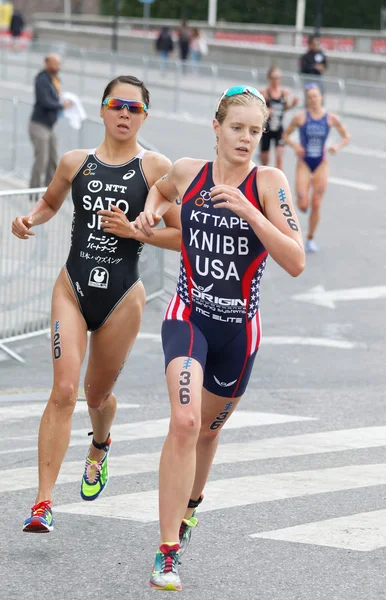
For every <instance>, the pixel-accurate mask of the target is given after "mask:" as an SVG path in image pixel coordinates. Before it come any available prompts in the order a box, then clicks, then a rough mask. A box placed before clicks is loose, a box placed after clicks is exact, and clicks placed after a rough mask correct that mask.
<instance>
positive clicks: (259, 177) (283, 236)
mask: <svg viewBox="0 0 386 600" xmlns="http://www.w3.org/2000/svg"><path fill="white" fill-rule="evenodd" d="M267 117H268V110H267V107H266V104H265V100H264V97H263V96H262V95H261V94H260V93H259V92H258V91H257V90H256V89H255V88H252V87H248V86H236V87H232V88H230V89H228V90H226V91H225V92H224V93H223V95H222V96H221V98H220V101H219V103H218V106H217V108H216V111H215V118H214V121H213V128H214V131H215V134H216V138H217V158H216V160H215V161H214V162H208V161H206V160H196V159H192V158H183V159H180V160H178V161H177V162H176V163H175V164H174V165H173V167H172V168H171V170H170V172H169V174H168V175H167V176H166V177H163V178H162V179H160V180H159V181H157V183H156V184H155V185H154V186H153V188H152V189H151V191H150V193H149V196H148V199H147V202H146V210H145V212H144V213H142V214H141V215H140V216H139V217H138V219H137V220H136V223H135V225H136V226H137V227H138V228H139V229H140V231H141V233H142V234H143V235H148V236H150V239H151V235H152V233H153V230H152V229H151V227H152V226H153V225H154V223H155V222H156V221H157V220H159V218H160V215H162V214H164V213H166V211H167V210H168V209H169V207H170V206H173V205H174V202H175V200H176V198H177V197H180V198H181V199H182V210H181V225H182V258H181V268H180V277H179V281H178V285H177V290H176V293H175V295H174V296H173V298H172V300H171V302H170V304H169V307H168V309H167V311H166V315H165V320H164V323H163V326H162V341H163V349H164V354H165V364H166V377H167V383H168V388H169V395H170V403H171V419H170V428H169V433H168V436H167V438H166V441H165V444H164V447H163V451H162V456H161V463H160V476H159V477H160V479H159V485H160V489H159V496H160V502H159V507H160V526H161V539H160V547H159V549H158V551H157V554H156V558H155V564H154V568H153V572H152V575H151V579H150V585H151V586H152V587H153V588H156V589H161V590H181V589H182V586H181V580H180V577H179V575H178V561H179V558H180V557H181V554H182V552H184V551H185V550H186V547H187V545H188V543H189V540H190V536H191V532H192V529H193V528H194V527H195V526H196V524H197V519H196V517H195V509H196V508H197V506H198V505H199V504H200V502H201V501H202V498H203V496H202V492H203V489H204V486H205V483H206V481H207V478H208V475H209V471H210V468H211V465H212V462H213V458H214V455H215V452H216V448H217V445H218V441H219V433H220V431H221V429H222V426H223V425H224V423H225V422H226V421H227V420H228V418H229V416H230V415H231V414H232V413H233V411H234V410H235V408H236V407H237V405H238V403H239V401H240V399H241V397H242V395H243V394H244V392H245V390H246V387H247V385H248V380H249V378H250V375H251V371H252V367H253V363H254V360H255V357H256V353H257V350H258V348H259V344H260V336H261V329H260V316H259V299H260V292H259V287H260V280H261V278H262V276H263V272H264V268H265V264H266V260H267V256H268V254H271V255H272V258H273V259H274V260H275V261H276V262H277V263H278V264H279V265H280V266H281V267H282V268H283V269H284V270H286V271H287V272H288V273H289V274H290V275H292V276H294V277H296V276H297V275H299V274H300V273H301V272H302V270H303V268H304V249H303V243H302V236H301V233H300V229H299V225H298V221H297V218H296V215H295V211H294V208H293V206H292V199H291V191H290V188H289V185H288V182H287V179H286V177H285V175H284V174H283V173H282V172H281V171H279V170H278V169H274V168H271V167H261V168H259V169H257V167H256V166H255V165H254V163H253V162H252V160H251V159H252V156H253V155H254V153H255V151H256V148H257V146H258V144H259V142H260V139H261V136H262V133H263V129H264V126H265V123H266V120H267ZM166 214H167V213H166Z"/></svg>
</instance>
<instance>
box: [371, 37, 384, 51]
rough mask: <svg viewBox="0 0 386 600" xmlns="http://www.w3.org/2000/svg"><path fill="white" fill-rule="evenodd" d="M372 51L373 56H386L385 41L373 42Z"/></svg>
mask: <svg viewBox="0 0 386 600" xmlns="http://www.w3.org/2000/svg"><path fill="white" fill-rule="evenodd" d="M372 49H373V52H375V54H386V40H373V43H372Z"/></svg>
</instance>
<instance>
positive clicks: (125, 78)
mask: <svg viewBox="0 0 386 600" xmlns="http://www.w3.org/2000/svg"><path fill="white" fill-rule="evenodd" d="M118 83H128V84H129V85H135V86H136V87H139V88H140V90H141V94H142V100H143V101H144V103H145V104H146V106H147V107H149V104H150V93H149V90H148V89H147V87H146V86H145V84H144V83H143V81H140V79H137V78H136V77H134V76H133V75H119V76H118V77H116V78H115V79H112V80H111V81H110V82H109V83H108V84H107V85H106V87H105V91H104V92H103V97H102V102H103V100H106V98H108V96H110V94H111V90H112V89H113V88H114V86H116V85H117V84H118Z"/></svg>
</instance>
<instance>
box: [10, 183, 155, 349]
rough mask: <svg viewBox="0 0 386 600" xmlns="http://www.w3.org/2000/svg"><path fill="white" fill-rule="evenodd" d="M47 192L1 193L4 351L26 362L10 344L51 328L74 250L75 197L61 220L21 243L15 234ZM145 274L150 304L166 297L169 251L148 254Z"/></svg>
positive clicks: (142, 262)
mask: <svg viewBox="0 0 386 600" xmlns="http://www.w3.org/2000/svg"><path fill="white" fill-rule="evenodd" d="M45 189H46V188H35V189H24V190H14V191H7V192H0V234H1V243H0V348H1V349H3V350H5V351H6V352H8V353H9V354H11V355H12V356H13V357H14V358H17V359H19V360H20V357H18V356H17V355H16V354H15V353H13V352H12V351H11V350H9V349H8V348H7V347H6V346H5V344H6V343H7V342H11V341H13V340H14V339H20V338H23V337H28V336H30V335H32V334H34V333H37V332H42V331H44V330H45V329H47V328H49V326H50V309H51V295H52V288H53V285H54V282H55V279H56V277H57V276H58V274H59V271H60V269H61V268H62V266H63V265H64V263H65V261H66V258H67V254H68V251H69V247H70V237H71V223H72V214H73V205H72V200H71V197H70V196H69V197H68V198H67V199H66V200H65V202H64V204H63V206H62V207H61V209H60V210H59V212H58V213H57V215H55V217H54V218H53V219H51V220H50V221H48V222H47V223H44V224H43V225H40V226H39V227H37V228H36V229H35V230H34V233H35V236H34V237H31V238H29V239H28V240H21V239H19V238H17V237H16V236H14V235H13V234H12V232H11V223H12V220H13V219H14V218H15V216H16V215H26V214H28V212H29V210H30V209H31V205H32V202H34V201H35V200H36V198H37V197H39V196H41V195H42V193H43V192H44V191H45ZM139 270H140V275H141V279H142V281H143V284H144V286H145V289H146V294H147V300H148V301H149V300H151V299H153V298H155V297H157V296H159V295H161V294H162V291H163V286H164V279H163V278H164V273H163V270H164V256H163V250H161V249H159V248H155V247H152V246H149V245H145V247H144V248H143V251H142V254H141V257H140V260H139Z"/></svg>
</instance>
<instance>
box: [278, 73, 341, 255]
mask: <svg viewBox="0 0 386 600" xmlns="http://www.w3.org/2000/svg"><path fill="white" fill-rule="evenodd" d="M306 103H307V109H306V110H302V111H300V112H298V113H297V114H296V115H295V116H294V118H293V119H292V122H291V123H290V125H289V127H288V128H287V129H286V131H285V132H284V134H283V139H284V141H285V143H286V144H288V145H289V146H291V148H293V149H294V150H295V152H296V154H297V157H298V162H297V165H296V198H297V204H298V207H299V209H300V210H301V211H303V212H304V213H306V212H307V210H308V205H309V202H310V199H309V192H310V189H311V187H312V195H311V213H310V218H309V225H308V235H307V241H306V245H305V248H306V252H317V251H318V247H317V245H316V244H315V242H314V235H315V231H316V228H317V226H318V223H319V219H320V208H321V204H322V199H323V196H324V193H325V191H326V187H327V180H328V163H327V159H326V153H325V145H326V142H327V137H328V134H329V132H330V128H331V127H335V129H336V130H337V131H338V132H339V133H340V135H341V136H342V139H341V141H340V142H338V143H337V144H334V145H333V146H330V147H329V148H328V151H329V152H330V154H336V153H337V152H338V150H340V149H341V148H343V147H344V146H346V145H347V144H348V143H349V141H350V136H349V134H348V132H347V129H346V128H345V127H344V126H343V125H342V123H341V122H340V120H339V118H338V116H337V115H335V114H334V113H328V112H327V111H326V109H325V108H324V106H323V97H322V93H321V91H320V89H319V87H318V85H317V84H316V83H310V84H309V85H307V86H306ZM297 128H298V129H299V133H300V143H297V142H294V141H293V140H291V138H290V135H291V133H292V132H293V131H295V129H297Z"/></svg>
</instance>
